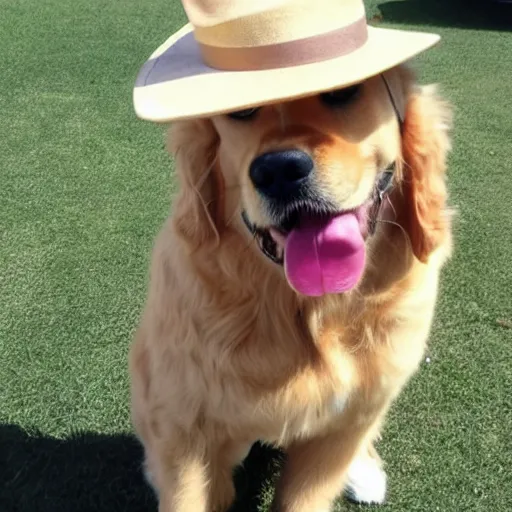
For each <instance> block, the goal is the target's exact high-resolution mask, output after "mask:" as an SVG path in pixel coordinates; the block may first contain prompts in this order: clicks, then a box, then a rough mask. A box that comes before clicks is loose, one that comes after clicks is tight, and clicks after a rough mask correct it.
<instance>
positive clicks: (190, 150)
mask: <svg viewBox="0 0 512 512" xmlns="http://www.w3.org/2000/svg"><path fill="white" fill-rule="evenodd" d="M218 144H219V140H218V135H217V133H216V131H215V129H214V127H213V125H212V123H211V122H210V121H209V120H206V119H196V120H188V121H180V122H176V123H175V124H174V125H172V127H171V129H170V130H169V134H168V146H167V147H168V150H169V152H170V153H171V154H172V155H173V156H174V159H175V167H176V175H177V180H178V187H179V189H178V194H177V197H176V199H175V201H174V205H173V214H174V215H173V221H174V228H175V230H176V232H177V233H178V235H180V236H181V237H182V238H183V239H184V240H185V241H186V242H187V243H188V244H189V246H190V247H191V249H192V250H196V249H197V248H198V247H200V246H205V245H206V244H209V243H211V242H214V243H215V242H217V241H218V239H219V230H220V227H221V224H222V217H223V211H222V207H223V204H224V200H223V193H224V184H223V180H222V174H221V172H220V168H219V167H218V164H217V149H218Z"/></svg>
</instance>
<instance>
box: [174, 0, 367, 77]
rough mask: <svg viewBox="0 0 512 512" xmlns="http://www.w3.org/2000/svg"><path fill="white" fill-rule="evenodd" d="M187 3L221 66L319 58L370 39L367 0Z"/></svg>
mask: <svg viewBox="0 0 512 512" xmlns="http://www.w3.org/2000/svg"><path fill="white" fill-rule="evenodd" d="M182 2H183V6H184V9H185V11H186V13H187V16H188V18H189V20H190V23H191V24H192V26H193V29H194V37H195V39H196V41H197V42H198V43H199V45H200V47H201V53H202V55H203V59H204V61H205V63H206V64H208V65H209V66H211V67H214V68H218V69H232V70H248V69H268V68H273V67H286V66H288V65H297V64H300V62H299V61H298V60H297V59H299V58H300V59H302V63H308V62H315V61H318V60H323V59H327V58H332V57H334V56H337V55H339V54H345V53H349V52H350V51H352V50H354V49H357V48H359V47H360V46H361V45H363V44H364V43H365V42H366V38H367V27H366V16H365V8H364V4H363V1H362V0H182ZM291 57H293V58H291Z"/></svg>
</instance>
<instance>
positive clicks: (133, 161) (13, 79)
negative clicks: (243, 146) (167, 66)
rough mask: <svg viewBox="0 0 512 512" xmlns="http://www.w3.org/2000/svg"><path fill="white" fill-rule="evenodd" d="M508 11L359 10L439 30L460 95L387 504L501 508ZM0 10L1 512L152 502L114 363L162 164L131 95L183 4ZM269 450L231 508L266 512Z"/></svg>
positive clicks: (458, 7)
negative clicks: (443, 226) (437, 256)
mask: <svg viewBox="0 0 512 512" xmlns="http://www.w3.org/2000/svg"><path fill="white" fill-rule="evenodd" d="M511 11H512V6H511V7H509V8H507V7H506V6H503V7H502V8H491V6H490V2H487V1H483V0H482V1H479V2H474V3H468V2H463V3H457V2H456V1H447V0H423V1H422V0H407V1H389V2H386V1H372V2H368V13H369V15H370V16H371V17H375V18H374V20H375V22H376V23H379V24H381V25H382V26H389V27H404V28H412V29H420V30H432V31H436V32H438V33H440V34H441V35H442V37H443V39H442V43H441V44H440V45H439V46H438V47H436V48H435V49H433V50H431V51H429V52H427V53H426V54H424V55H422V56H421V57H420V58H418V59H417V61H416V67H417V69H418V71H419V75H420V78H421V80H422V81H423V82H425V83H428V82H440V83H441V84H442V90H443V91H444V93H445V95H446V96H447V97H448V98H449V99H450V100H451V101H452V102H453V103H454V104H455V107H456V111H455V114H456V115H455V131H454V150H453V153H452V155H451V157H450V190H451V197H452V203H453V204H454V205H455V206H456V207H457V208H458V212H459V214H458V218H457V224H456V252H455V255H454V258H453V260H452V261H451V263H450V264H449V265H448V267H447V268H446V271H445V272H444V275H443V285H442V294H441V297H440V300H439V306H438V310H437V315H436V321H435V327H434V330H433V333H432V336H431V342H430V348H429V354H428V355H429V357H430V363H426V362H425V363H424V364H423V365H422V367H421V369H420V372H419V373H418V374H417V375H416V377H415V378H414V379H413V381H412V382H411V383H410V385H409V386H408V388H407V390H406V392H405V393H404V395H403V396H402V397H401V398H400V400H399V401H398V403H397V404H396V406H395V407H394V408H393V410H392V412H391V415H390V417H389V422H388V423H387V427H386V429H385V432H384V440H383V442H382V443H381V446H380V451H381V453H382V455H383V457H384V458H385V460H386V461H387V470H388V474H389V477H390V489H389V505H388V506H387V509H389V510H391V511H393V512H405V511H408V512H411V511H421V512H425V511H440V512H452V511H465V512H469V511H490V510H492V511H494V512H505V511H507V512H508V511H510V510H511V508H512V468H511V461H512V440H511V431H512V292H511V290H512V261H511V257H510V254H512V236H511V226H512V186H511V180H512V156H511V152H510V141H511V140H512V112H511V103H510V98H512V79H511V62H512V60H511V55H512V33H511V32H510V31H507V30H510V29H507V28H506V27H507V26H508V27H512V24H511V23H510V19H511V18H512V15H511ZM0 12H1V16H0V48H1V49H2V50H1V52H0V71H1V72H0V511H1V512H36V511H37V512H61V511H66V512H82V511H94V512H107V511H108V512H117V511H119V512H121V511H123V512H124V511H126V512H136V511H150V510H156V508H155V507H156V505H155V501H154V500H153V498H152V496H151V494H150V493H149V491H148V490H147V488H146V487H145V486H144V484H143V482H142V478H141V474H140V471H139V467H140V457H141V453H140V448H139V446H138V444H137V443H136V442H135V441H134V439H133V437H132V436H131V425H130V420H129V409H128V379H127V372H126V356H127V351H128V347H129V344H130V341H131V336H132V334H133V330H134V327H135V325H136V322H137V319H138V315H139V311H140V308H141V305H142V301H143V299H144V293H145V288H146V276H147V264H148V257H149V252H150V249H151V245H152V241H153V238H154V236H155V234H156V232H157V230H158V227H159V225H160V224H161V222H162V220H163V219H164V218H165V216H166V215H167V212H168V209H169V204H170V198H171V195H172V190H173V189H172V165H171V163H170V161H169V160H168V158H167V157H166V155H165V153H164V149H163V137H162V130H161V128H160V127H157V126H153V125H151V124H148V123H145V122H142V121H139V120H137V119H136V118H135V115H134V113H133V109H132V103H131V90H132V89H131V88H132V84H133V81H134V78H135V74H136V72H137V70H138V67H139V66H140V65H141V64H142V62H143V61H144V59H145V58H146V57H147V56H148V55H149V54H150V53H151V52H152V51H153V49H154V48H156V47H157V46H158V45H159V44H160V43H161V42H162V41H163V40H164V39H165V38H166V36H167V35H168V34H169V33H170V32H172V31H173V30H174V29H176V28H177V27H178V26H180V24H181V23H182V22H183V21H184V16H183V14H182V12H181V8H180V6H179V3H178V1H177V0H173V1H171V0H147V1H144V2H141V1H140V0H109V1H108V2H104V1H103V0H0ZM507 16H508V17H509V18H508V21H507V19H506V17H507ZM274 455H276V454H273V453H270V452H268V451H265V450H263V449H261V448H257V449H255V450H254V452H253V453H252V456H251V458H250V460H249V462H248V465H247V468H246V470H245V472H244V473H241V474H239V475H238V479H237V481H238V484H239V491H240V500H239V501H240V504H239V506H238V507H237V511H242V510H243V511H247V510H258V507H259V508H260V510H261V511H262V512H263V511H265V510H266V507H265V502H266V500H268V497H269V495H270V494H271V486H270V485H269V482H271V477H272V474H273V473H274V470H275V468H276V467H277V465H278V459H276V458H274V457H273V456H274ZM262 484H266V485H263V489H261V487H262ZM258 495H259V497H258ZM359 509H363V507H358V506H354V505H350V504H348V503H347V502H345V501H343V500H341V501H340V502H339V504H338V505H337V509H336V510H337V511H338V512H341V511H353V510H359Z"/></svg>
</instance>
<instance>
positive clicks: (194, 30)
mask: <svg viewBox="0 0 512 512" xmlns="http://www.w3.org/2000/svg"><path fill="white" fill-rule="evenodd" d="M182 4H183V7H184V9H185V12H186V14H187V17H188V19H189V22H190V23H188V24H187V25H185V26H184V27H183V28H182V29H181V30H179V31H178V32H176V33H175V34H173V35H172V36H171V37H170V38H169V39H167V41H165V43H163V44H162V45H161V46H160V47H159V48H158V49H157V50H156V51H155V52H154V53H153V54H152V55H151V57H150V58H149V60H148V61H147V62H146V63H145V64H144V65H143V66H142V69H141V70H140V72H139V74H138V77H137V80H136V83H135V87H134V91H133V101H134V107H135V112H136V114H137V115H138V116H139V117H140V118H142V119H146V120H149V121H154V122H168V121H173V120H178V119H186V118H194V117H205V116H211V115H215V114H221V113H225V112H229V111H236V110H241V109H245V108H250V107H253V106H259V105H263V104H268V103H272V102H277V101H282V100H287V99H293V98H299V97H302V96H307V95H311V94H316V93H319V92H323V91H328V90H331V89H337V88H340V87H344V86H350V85H352V84H355V83H357V82H360V81H362V80H364V79H366V78H369V77H371V76H373V75H377V74H379V73H382V72H383V71H386V70H387V69H390V68H392V67H393V66H396V65H397V64H400V63H402V62H405V61H406V60H408V59H410V58H411V57H413V56H415V55H416V54H418V53H420V52H421V51H423V50H426V49H427V48H429V47H431V46H433V45H434V44H435V43H436V42H437V41H438V40H439V36H438V35H435V34H428V33H423V32H412V31H402V30H391V29H384V28H374V27H371V26H368V25H367V23H366V15H365V8H364V4H363V1H362V0H182Z"/></svg>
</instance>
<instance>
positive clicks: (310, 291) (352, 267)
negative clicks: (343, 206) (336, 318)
mask: <svg viewBox="0 0 512 512" xmlns="http://www.w3.org/2000/svg"><path fill="white" fill-rule="evenodd" d="M364 262H365V248H364V240H363V236H362V234H361V230H360V228H359V221H358V219H357V218H356V216H355V215H354V214H353V213H344V214H342V215H338V216H337V217H331V218H322V219H320V218H317V219H315V218H304V219H302V220H301V222H300V224H299V226H298V227H297V228H295V229H293V230H292V231H291V232H290V234H289V235H288V236H287V238H286V247H285V253H284V269H285V272H286V277H287V279H288V282H289V283H290V285H291V286H292V287H293V288H294V289H295V290H296V291H297V292H299V293H301V294H303V295H309V296H317V297H318V296H321V295H324V294H326V293H341V292H345V291H347V290H350V289H351V288H352V287H354V286H355V285H356V284H357V282H358V281H359V279H360V278H361V275H362V273H363V268H364Z"/></svg>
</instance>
